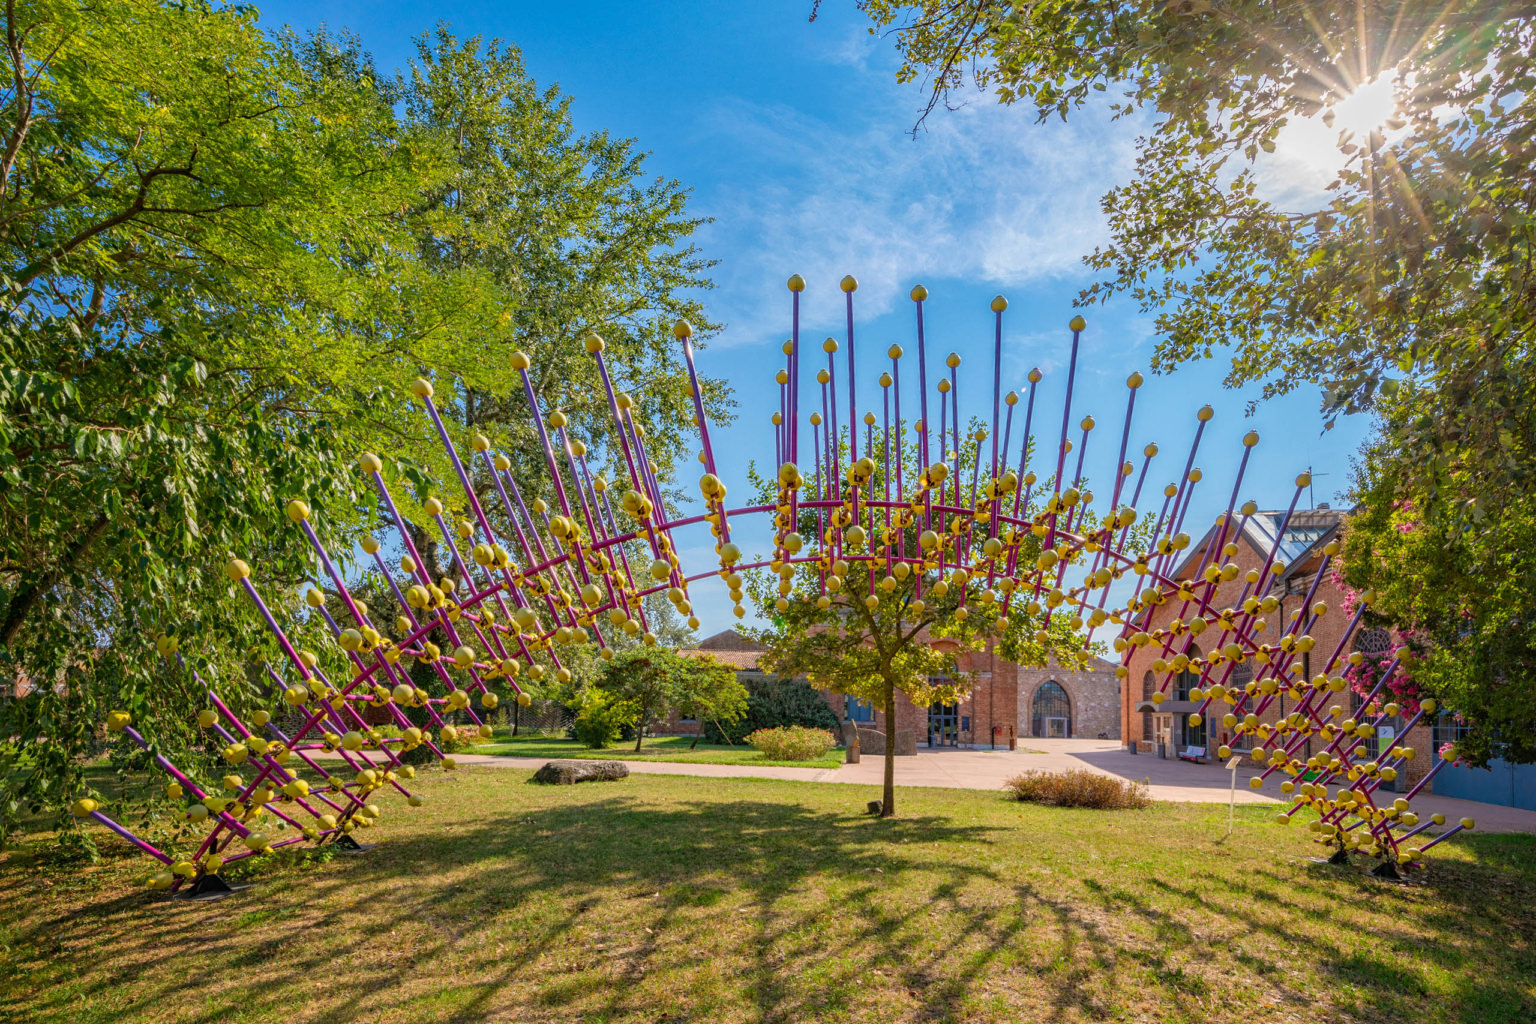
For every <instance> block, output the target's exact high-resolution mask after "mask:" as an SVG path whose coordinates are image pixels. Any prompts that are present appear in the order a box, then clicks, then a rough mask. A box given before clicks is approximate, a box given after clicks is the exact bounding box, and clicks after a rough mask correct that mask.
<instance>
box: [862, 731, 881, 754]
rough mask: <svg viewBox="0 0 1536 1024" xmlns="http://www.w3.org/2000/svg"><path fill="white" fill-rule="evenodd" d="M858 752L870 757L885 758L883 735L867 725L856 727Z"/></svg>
mask: <svg viewBox="0 0 1536 1024" xmlns="http://www.w3.org/2000/svg"><path fill="white" fill-rule="evenodd" d="M858 736H859V752H860V753H861V754H868V755H869V756H870V757H883V756H885V733H883V732H881V731H880V730H878V729H871V728H870V727H869V726H867V725H861V726H859V727H858Z"/></svg>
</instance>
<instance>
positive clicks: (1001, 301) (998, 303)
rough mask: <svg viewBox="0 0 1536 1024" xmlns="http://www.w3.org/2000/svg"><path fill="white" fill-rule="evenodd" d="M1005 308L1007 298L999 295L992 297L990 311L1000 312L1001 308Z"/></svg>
mask: <svg viewBox="0 0 1536 1024" xmlns="http://www.w3.org/2000/svg"><path fill="white" fill-rule="evenodd" d="M1007 308H1008V300H1007V299H1005V298H1003V297H1002V296H1001V295H999V296H997V297H996V298H994V299H993V300H992V312H994V313H1001V312H1002V311H1003V310H1005V309H1007Z"/></svg>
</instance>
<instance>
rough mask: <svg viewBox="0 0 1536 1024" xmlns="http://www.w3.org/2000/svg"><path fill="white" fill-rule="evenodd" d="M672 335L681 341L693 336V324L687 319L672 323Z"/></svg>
mask: <svg viewBox="0 0 1536 1024" xmlns="http://www.w3.org/2000/svg"><path fill="white" fill-rule="evenodd" d="M672 337H674V338H676V339H678V340H679V341H681V340H682V339H684V338H691V337H693V324H691V323H689V322H688V321H687V320H679V321H678V322H677V323H675V324H673V325H672Z"/></svg>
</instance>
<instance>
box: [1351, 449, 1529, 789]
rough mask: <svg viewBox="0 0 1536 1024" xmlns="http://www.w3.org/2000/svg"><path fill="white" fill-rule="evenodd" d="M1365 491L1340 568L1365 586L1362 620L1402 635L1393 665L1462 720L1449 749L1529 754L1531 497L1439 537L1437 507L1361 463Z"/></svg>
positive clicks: (1463, 754)
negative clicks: (1456, 537) (1451, 537)
mask: <svg viewBox="0 0 1536 1024" xmlns="http://www.w3.org/2000/svg"><path fill="white" fill-rule="evenodd" d="M1363 480H1364V481H1365V482H1366V485H1367V486H1366V489H1365V490H1364V491H1363V493H1362V494H1361V500H1360V503H1359V504H1358V506H1357V507H1356V509H1355V512H1354V514H1353V515H1352V516H1351V517H1350V520H1349V526H1348V530H1347V532H1346V534H1345V544H1344V577H1345V580H1346V581H1347V582H1348V583H1351V584H1353V585H1355V586H1356V587H1358V588H1360V589H1362V590H1363V589H1365V588H1366V587H1369V588H1371V589H1372V591H1373V593H1374V596H1373V598H1372V601H1371V603H1370V605H1369V609H1368V611H1367V620H1368V621H1369V622H1370V623H1372V624H1374V625H1382V626H1386V627H1389V628H1392V629H1394V631H1395V632H1396V633H1397V635H1398V637H1399V638H1400V640H1401V641H1402V643H1403V648H1402V649H1400V650H1399V651H1398V652H1397V657H1398V658H1400V659H1401V661H1402V668H1401V670H1400V674H1404V675H1407V676H1408V677H1409V678H1410V679H1411V681H1412V684H1413V686H1414V688H1415V689H1416V690H1417V691H1419V692H1420V693H1422V694H1424V695H1426V696H1433V697H1435V698H1436V699H1437V700H1439V701H1440V703H1441V704H1442V706H1444V707H1445V708H1448V709H1450V710H1451V711H1452V712H1454V713H1455V714H1457V715H1459V716H1460V717H1461V719H1462V720H1463V721H1464V722H1466V723H1467V724H1470V725H1471V729H1470V730H1468V731H1466V732H1464V733H1463V734H1462V736H1461V738H1460V739H1458V740H1457V742H1456V757H1457V758H1459V759H1461V760H1465V761H1468V762H1470V763H1471V764H1474V765H1482V764H1486V763H1487V762H1488V761H1489V760H1490V759H1492V758H1505V759H1507V760H1510V761H1516V762H1531V761H1536V688H1533V687H1531V685H1530V683H1529V680H1530V679H1531V678H1532V676H1533V673H1536V653H1533V652H1536V620H1533V619H1532V617H1531V614H1530V605H1531V602H1530V597H1529V593H1528V588H1529V585H1530V584H1529V581H1530V580H1531V579H1532V578H1536V504H1533V503H1532V502H1531V501H1529V500H1526V501H1522V502H1521V503H1519V504H1517V505H1512V506H1510V507H1507V508H1504V509H1501V510H1500V511H1498V512H1497V513H1494V514H1491V515H1489V516H1488V517H1487V518H1486V520H1485V525H1484V527H1483V528H1482V529H1478V530H1474V531H1470V532H1466V533H1463V534H1462V536H1461V539H1460V543H1459V544H1457V545H1456V546H1455V547H1448V546H1447V545H1446V544H1445V543H1444V542H1443V541H1442V539H1441V538H1442V537H1443V536H1445V534H1446V533H1447V532H1448V530H1447V526H1446V524H1445V523H1443V522H1440V523H1437V522H1435V521H1434V517H1436V516H1444V515H1446V512H1447V505H1445V504H1443V503H1442V504H1439V505H1436V506H1434V507H1433V508H1432V509H1431V510H1430V511H1428V512H1427V513H1426V512H1425V511H1424V510H1422V509H1420V508H1418V507H1416V506H1414V505H1413V504H1411V503H1410V502H1406V501H1404V500H1402V499H1401V498H1400V497H1399V496H1398V494H1399V491H1398V488H1397V487H1396V486H1395V485H1394V483H1393V481H1392V480H1391V479H1390V477H1389V476H1387V475H1385V474H1384V473H1383V472H1382V471H1381V470H1380V468H1379V467H1377V466H1376V465H1375V464H1374V462H1372V461H1368V462H1367V467H1366V470H1365V473H1364V474H1363Z"/></svg>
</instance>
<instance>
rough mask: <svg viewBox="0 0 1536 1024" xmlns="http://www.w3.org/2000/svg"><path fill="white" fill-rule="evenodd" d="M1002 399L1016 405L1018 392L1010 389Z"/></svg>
mask: <svg viewBox="0 0 1536 1024" xmlns="http://www.w3.org/2000/svg"><path fill="white" fill-rule="evenodd" d="M1003 401H1004V402H1007V403H1008V404H1009V405H1018V404H1019V393H1018V392H1017V391H1010V392H1008V394H1007V395H1006V396H1004V398H1003Z"/></svg>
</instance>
